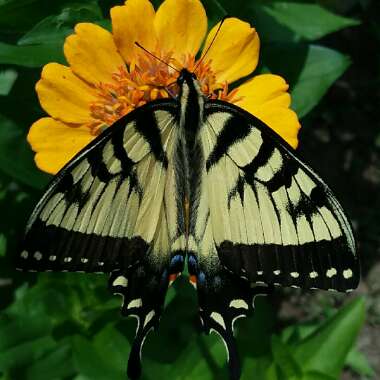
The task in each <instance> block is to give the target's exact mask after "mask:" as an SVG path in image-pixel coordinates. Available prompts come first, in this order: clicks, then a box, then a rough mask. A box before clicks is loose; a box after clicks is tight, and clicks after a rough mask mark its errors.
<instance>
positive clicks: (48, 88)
mask: <svg viewBox="0 0 380 380" xmlns="http://www.w3.org/2000/svg"><path fill="white" fill-rule="evenodd" d="M36 91H37V94H38V99H39V100H40V103H41V106H42V108H43V109H44V110H45V111H46V112H47V113H48V114H49V115H51V116H53V117H54V118H57V119H60V120H62V121H65V122H67V123H87V122H89V121H91V119H92V118H91V114H90V104H91V103H92V102H94V101H95V100H96V94H95V92H94V90H93V89H92V88H91V87H90V86H89V85H88V84H86V83H85V82H84V81H83V80H81V79H79V78H78V77H77V76H76V75H74V74H73V73H72V71H71V70H70V68H69V67H67V66H63V65H60V64H58V63H49V64H47V65H46V66H44V68H43V70H42V74H41V79H40V80H39V81H38V83H37V85H36Z"/></svg>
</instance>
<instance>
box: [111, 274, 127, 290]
mask: <svg viewBox="0 0 380 380" xmlns="http://www.w3.org/2000/svg"><path fill="white" fill-rule="evenodd" d="M112 286H122V287H123V288H126V287H127V286H128V279H127V278H126V277H124V276H118V277H116V278H115V280H114V281H113V283H112Z"/></svg>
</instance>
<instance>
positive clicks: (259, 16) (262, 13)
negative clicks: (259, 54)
mask: <svg viewBox="0 0 380 380" xmlns="http://www.w3.org/2000/svg"><path fill="white" fill-rule="evenodd" d="M205 5H206V9H207V15H211V19H212V22H211V23H210V24H211V25H214V24H215V23H216V22H217V21H219V20H220V19H221V18H222V17H223V16H224V15H226V14H229V15H232V16H235V17H239V18H241V19H243V20H245V21H248V22H250V23H251V25H253V26H254V27H255V28H256V30H257V31H258V33H259V36H260V39H261V40H262V41H264V43H265V42H266V43H267V42H273V41H282V42H294V41H299V40H300V39H307V40H316V39H319V38H321V37H323V36H325V35H327V34H329V33H332V32H336V31H338V30H340V29H343V28H346V27H349V26H355V25H359V24H360V22H359V21H358V20H355V19H351V18H347V17H343V16H339V15H336V14H334V13H332V12H331V11H330V10H328V9H326V8H323V7H322V6H320V5H319V4H313V3H308V2H299V1H285V0H256V1H245V0H235V1H230V0H206V1H205Z"/></svg>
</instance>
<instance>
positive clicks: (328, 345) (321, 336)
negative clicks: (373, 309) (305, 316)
mask: <svg viewBox="0 0 380 380" xmlns="http://www.w3.org/2000/svg"><path fill="white" fill-rule="evenodd" d="M364 317H365V304H364V300H363V299H362V298H357V299H355V300H353V301H352V302H350V303H349V304H347V305H346V306H345V307H343V308H342V309H341V310H339V312H337V313H336V315H334V316H333V317H332V318H330V319H328V320H327V321H326V322H325V323H324V324H323V325H322V326H321V327H320V328H319V329H317V330H316V331H315V332H314V333H313V334H311V335H310V336H309V337H307V338H306V339H304V340H303V341H302V342H300V343H299V344H297V346H296V347H295V348H294V351H293V353H294V357H295V359H296V360H297V362H298V363H300V364H301V367H302V370H303V371H318V372H321V373H323V374H326V375H329V376H332V377H334V378H338V377H339V375H340V373H341V371H342V368H343V366H344V363H345V360H346V357H347V355H348V353H349V351H350V350H351V348H352V347H353V345H354V344H355V341H356V338H357V335H358V333H359V331H360V328H361V326H362V324H363V322H364Z"/></svg>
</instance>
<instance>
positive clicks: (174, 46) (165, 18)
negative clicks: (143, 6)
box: [154, 0, 207, 61]
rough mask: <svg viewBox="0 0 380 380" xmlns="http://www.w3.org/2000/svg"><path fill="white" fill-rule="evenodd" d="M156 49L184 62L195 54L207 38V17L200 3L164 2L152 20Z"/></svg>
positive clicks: (168, 0) (191, 1)
mask: <svg viewBox="0 0 380 380" xmlns="http://www.w3.org/2000/svg"><path fill="white" fill-rule="evenodd" d="M154 26H155V29H156V35H157V39H158V46H159V48H160V49H161V51H162V52H164V53H165V52H173V54H174V57H175V58H176V59H178V60H179V61H183V58H184V55H187V54H192V55H195V54H196V53H197V52H198V50H199V47H200V46H201V43H202V41H203V39H204V37H205V35H206V31H207V16H206V12H205V10H204V8H203V5H202V4H201V2H200V1H199V0H165V1H164V2H163V3H162V4H161V6H160V8H159V9H158V11H157V13H156V17H155V20H154Z"/></svg>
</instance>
